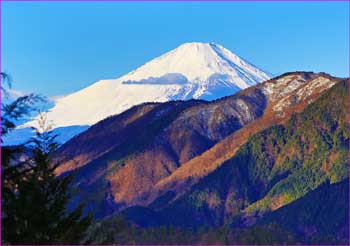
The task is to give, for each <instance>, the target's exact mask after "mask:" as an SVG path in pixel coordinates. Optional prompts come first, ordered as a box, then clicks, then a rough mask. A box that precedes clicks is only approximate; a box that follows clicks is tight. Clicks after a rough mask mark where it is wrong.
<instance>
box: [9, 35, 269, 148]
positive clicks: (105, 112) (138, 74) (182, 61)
mask: <svg viewBox="0 0 350 246" xmlns="http://www.w3.org/2000/svg"><path fill="white" fill-rule="evenodd" d="M269 78H270V76H269V74H268V73H266V72H264V71H262V70H261V69H259V68H257V67H256V66H254V65H252V64H250V63H249V62H247V61H245V60H244V59H242V58H241V57H239V56H237V55H235V54H234V53H232V52H231V51H229V50H228V49H226V48H224V47H223V46H221V45H219V44H215V43H199V42H192V43H185V44H182V45H180V46H178V47H177V48H175V49H174V50H171V51H169V52H167V53H165V54H163V55H161V56H159V57H157V58H155V59H153V60H151V61H149V62H148V63H146V64H144V65H143V66H141V67H139V68H137V69H136V70H134V71H131V72H130V73H128V74H126V75H124V76H122V77H119V78H117V79H110V80H100V81H98V82H96V83H94V84H92V85H91V86H89V87H86V88H84V89H82V90H80V91H78V92H75V93H72V94H69V95H67V96H64V97H62V98H59V99H57V100H56V101H55V102H54V106H53V107H52V108H51V109H49V110H48V111H47V119H48V120H49V121H50V122H51V123H52V124H53V126H54V127H55V128H57V129H59V130H60V133H61V134H65V135H66V136H64V137H63V138H62V139H61V141H62V142H64V141H66V140H68V139H69V138H71V137H73V136H74V135H76V134H77V133H79V132H81V131H82V130H84V129H86V128H87V126H90V125H93V124H95V123H97V122H98V121H100V120H102V119H104V118H106V117H108V116H111V115H115V114H118V113H121V112H123V111H125V110H127V109H129V108H131V107H132V106H134V105H137V104H141V103H144V102H165V101H170V100H189V99H204V100H214V99H217V98H220V97H223V96H228V95H232V94H234V93H235V92H237V91H239V90H241V89H245V88H247V87H249V86H252V85H255V84H257V83H260V82H262V81H265V80H268V79H269ZM35 125H36V121H35V119H34V120H33V121H30V122H28V123H26V124H24V125H22V126H21V127H20V128H21V129H20V130H22V132H23V130H24V129H23V128H26V127H29V126H35ZM28 129H29V128H28ZM63 129H67V130H66V131H65V130H63ZM66 132H67V133H66ZM14 139H16V140H18V139H19V138H18V136H17V137H15V138H14ZM7 140H8V141H9V142H11V136H9V137H8V138H7ZM6 142H7V141H6V139H5V143H6Z"/></svg>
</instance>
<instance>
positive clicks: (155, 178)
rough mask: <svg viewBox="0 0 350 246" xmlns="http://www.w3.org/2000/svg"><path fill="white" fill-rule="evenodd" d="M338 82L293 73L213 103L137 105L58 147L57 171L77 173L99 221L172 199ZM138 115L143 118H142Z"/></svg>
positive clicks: (84, 195) (82, 188)
mask: <svg viewBox="0 0 350 246" xmlns="http://www.w3.org/2000/svg"><path fill="white" fill-rule="evenodd" d="M337 81H338V79H336V78H333V77H330V76H328V75H325V74H314V73H304V72H299V73H290V74H286V75H283V76H281V77H279V78H276V79H274V80H270V81H268V82H265V83H263V84H261V85H258V86H255V87H251V88H248V89H246V90H244V91H243V92H241V93H238V94H236V95H234V96H230V97H226V98H223V99H220V100H217V101H214V102H197V101H188V102H180V101H179V102H170V103H165V104H145V105H141V106H138V107H135V108H133V109H131V110H129V111H126V112H125V113H123V114H121V115H118V116H115V117H111V118H108V119H106V120H105V121H102V122H100V123H98V124H96V125H95V126H93V127H91V128H90V129H89V130H88V131H86V132H84V133H83V134H81V135H80V136H78V137H76V138H74V139H72V140H71V141H69V142H67V143H66V144H65V145H63V146H62V148H61V149H60V150H59V151H58V153H57V158H58V160H60V161H61V162H62V164H61V167H60V172H65V171H70V170H75V171H76V172H77V173H78V176H77V181H76V183H77V184H79V187H80V188H81V190H82V191H81V196H82V197H84V199H87V200H88V201H90V202H91V208H93V209H97V210H98V211H99V212H101V214H102V215H105V214H108V213H110V212H111V211H115V210H118V209H121V208H124V207H127V206H131V205H137V204H138V205H147V204H149V203H151V202H152V201H153V200H155V199H156V198H159V197H160V198H161V197H163V194H164V195H166V196H167V197H168V199H169V200H172V199H174V198H175V197H178V196H180V195H181V194H182V193H183V192H185V191H186V189H189V188H190V187H191V185H193V184H195V183H196V182H197V181H198V180H199V179H200V178H201V177H203V176H205V175H207V174H208V173H210V172H212V171H213V170H215V168H217V167H218V166H220V165H221V164H222V163H223V162H224V161H225V160H227V159H229V158H231V157H232V156H233V155H234V153H235V151H236V150H237V149H238V147H239V146H241V145H242V144H243V143H244V142H245V141H246V139H247V137H249V136H250V135H252V134H254V133H256V132H258V131H259V130H261V129H264V128H267V127H269V126H270V125H272V124H274V123H276V122H282V121H285V120H286V119H288V118H289V117H290V115H291V114H292V113H293V112H297V111H298V110H302V109H303V108H305V106H306V105H307V104H308V103H310V102H311V101H313V100H315V99H316V98H318V96H319V95H320V94H321V93H322V92H323V91H324V90H326V89H328V88H329V87H331V86H332V85H333V84H334V83H336V82H337ZM295 84H297V85H298V86H295ZM271 88H272V89H271ZM305 88H309V90H305ZM300 91H302V92H303V91H304V92H305V93H306V94H305V93H299V96H298V97H294V98H293V99H291V100H292V102H293V105H291V106H290V107H289V110H288V111H284V112H285V114H284V115H281V113H280V112H279V111H275V110H273V107H274V105H276V104H278V102H280V100H285V99H286V98H288V97H291V95H292V94H293V93H294V94H297V93H296V92H300ZM287 103H288V102H286V104H287ZM143 111H145V112H148V113H145V114H144V115H142V116H141V114H140V113H138V112H143ZM135 117H136V118H135ZM129 118H130V119H129ZM132 119H137V120H135V121H132ZM123 122H125V124H124V123H123ZM128 123H129V124H128ZM243 126H245V127H244V128H243V129H241V128H242V127H243ZM240 129H241V130H240ZM222 139H223V140H222ZM221 140H222V141H221ZM96 143H99V144H97V145H96ZM216 143H218V144H216ZM212 146H214V147H212ZM208 149H209V150H208ZM206 150H208V151H206ZM203 152H204V153H203ZM202 153H203V154H202ZM212 153H214V154H212ZM169 192H170V193H169ZM169 194H173V195H171V196H169ZM169 197H170V198H169ZM106 203H107V204H108V205H106ZM105 206H107V207H108V208H106V207H105Z"/></svg>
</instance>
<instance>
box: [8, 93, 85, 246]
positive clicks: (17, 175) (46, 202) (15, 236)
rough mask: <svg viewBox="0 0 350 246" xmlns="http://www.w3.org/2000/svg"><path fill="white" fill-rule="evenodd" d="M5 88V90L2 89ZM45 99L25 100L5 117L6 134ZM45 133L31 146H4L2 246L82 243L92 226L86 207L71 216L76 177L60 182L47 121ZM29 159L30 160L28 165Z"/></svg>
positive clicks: (42, 130) (41, 123) (10, 108)
mask: <svg viewBox="0 0 350 246" xmlns="http://www.w3.org/2000/svg"><path fill="white" fill-rule="evenodd" d="M2 89H3V88H2ZM38 98H39V97H36V96H35V95H29V96H24V97H21V98H19V99H17V100H16V101H15V102H13V103H11V104H10V105H5V106H4V111H3V112H2V119H3V120H2V122H1V123H2V126H1V127H2V134H3V135H5V134H7V133H8V132H9V131H10V130H12V129H13V128H15V127H16V121H17V120H18V119H20V118H21V117H23V116H24V115H27V114H28V113H29V112H30V111H31V110H32V108H33V104H34V103H35V102H36V101H37V99H38ZM39 126H40V129H36V136H35V137H34V138H33V139H32V140H31V142H30V143H28V145H26V146H15V147H2V151H1V159H2V163H1V165H2V201H1V202H2V228H1V229H2V243H5V244H59V243H61V244H62V243H70V244H74V243H77V242H79V240H80V238H81V237H82V235H83V234H84V232H85V230H86V229H87V227H88V226H89V225H90V223H91V217H90V216H88V217H83V215H82V211H83V205H81V204H80V205H78V206H77V208H75V209H73V210H71V211H67V209H66V205H67V204H68V202H69V201H70V199H71V197H72V190H71V189H70V184H71V181H72V176H66V177H57V176H56V175H55V169H56V168H57V165H58V164H56V163H54V162H53V161H52V159H51V155H52V153H53V152H54V151H55V150H56V148H57V144H56V142H55V137H56V136H54V135H53V134H52V132H51V131H50V130H51V129H50V127H49V126H47V125H46V124H45V118H44V116H42V118H41V120H40V121H39ZM22 159H24V160H22Z"/></svg>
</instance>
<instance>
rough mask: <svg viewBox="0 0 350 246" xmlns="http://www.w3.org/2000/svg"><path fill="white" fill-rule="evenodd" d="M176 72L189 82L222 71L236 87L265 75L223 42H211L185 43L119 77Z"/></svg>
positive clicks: (265, 77) (245, 84) (125, 78)
mask: <svg viewBox="0 0 350 246" xmlns="http://www.w3.org/2000/svg"><path fill="white" fill-rule="evenodd" d="M168 73H180V74H182V75H184V76H185V77H186V78H187V79H188V80H189V81H190V82H198V83H200V82H202V83H205V82H206V81H207V80H208V78H209V77H210V76H211V75H213V74H225V75H230V76H231V77H232V80H235V81H232V82H233V83H234V84H235V85H237V86H239V87H240V88H246V87H247V86H249V85H252V84H256V82H257V80H259V79H260V80H266V79H268V78H269V77H268V76H267V75H266V73H264V72H263V71H261V70H259V69H258V68H256V67H254V66H253V65H251V64H249V63H248V62H246V61H245V60H243V59H242V58H240V57H239V56H237V55H235V54H233V53H232V52H231V51H229V50H227V49H225V48H224V47H223V46H221V45H218V44H215V43H199V42H193V43H185V44H182V45H180V46H179V47H177V48H176V49H174V50H171V51H169V52H167V53H165V54H164V55H162V56H160V57H158V58H155V59H153V60H151V61H150V62H148V63H146V64H145V65H143V66H141V67H140V68H138V69H136V70H134V71H132V72H130V73H128V74H127V75H125V76H123V77H121V78H120V80H123V81H125V80H136V81H137V80H141V79H145V78H149V77H161V76H163V75H165V74H168Z"/></svg>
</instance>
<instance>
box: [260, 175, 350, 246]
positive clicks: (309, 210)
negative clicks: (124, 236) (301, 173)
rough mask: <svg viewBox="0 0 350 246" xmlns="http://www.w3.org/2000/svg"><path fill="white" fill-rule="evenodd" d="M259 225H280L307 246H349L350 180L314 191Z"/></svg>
mask: <svg viewBox="0 0 350 246" xmlns="http://www.w3.org/2000/svg"><path fill="white" fill-rule="evenodd" d="M258 224H260V225H266V224H278V225H279V226H281V227H282V228H284V229H286V230H288V231H292V232H294V233H295V234H296V235H298V236H299V237H300V238H305V239H306V241H304V242H305V243H314V244H344V245H346V244H349V179H344V180H343V181H341V182H338V183H334V184H330V183H329V182H325V183H323V184H322V185H320V186H319V187H317V188H316V189H315V190H313V191H310V192H309V193H307V194H306V195H305V196H303V197H301V198H300V199H298V200H296V201H295V202H292V203H290V204H288V205H286V206H284V207H282V208H280V209H277V210H276V211H273V212H271V213H269V214H267V215H266V216H264V217H263V218H262V219H261V220H260V221H258Z"/></svg>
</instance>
